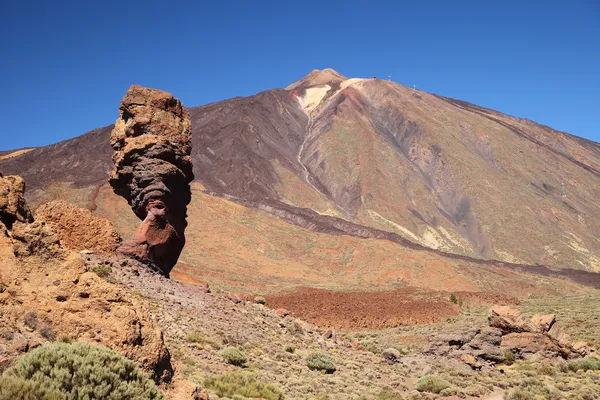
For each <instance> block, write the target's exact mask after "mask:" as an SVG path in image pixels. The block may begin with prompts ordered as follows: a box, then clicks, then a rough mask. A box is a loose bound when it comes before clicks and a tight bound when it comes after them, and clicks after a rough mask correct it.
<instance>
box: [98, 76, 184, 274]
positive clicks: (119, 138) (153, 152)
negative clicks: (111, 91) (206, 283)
mask: <svg viewBox="0 0 600 400" xmlns="http://www.w3.org/2000/svg"><path fill="white" fill-rule="evenodd" d="M119 113H120V117H119V119H117V121H116V123H115V127H114V129H113V131H112V133H111V137H110V144H111V146H112V147H113V149H114V150H115V153H114V155H113V161H114V164H115V170H114V171H113V172H112V174H111V176H110V184H111V186H112V187H113V190H114V191H115V193H117V194H119V195H121V196H123V197H124V198H125V199H127V201H128V202H129V204H130V205H131V207H132V209H133V211H134V213H135V214H136V215H137V216H138V218H140V219H141V220H142V224H141V225H140V227H139V228H138V229H137V231H136V233H135V236H134V238H133V240H132V241H130V242H126V243H124V244H123V245H121V246H120V247H119V249H118V253H120V254H122V255H125V256H129V257H132V258H135V259H138V260H139V261H142V262H143V263H144V264H146V265H148V266H150V267H151V268H152V269H154V270H156V271H158V272H160V273H162V274H163V275H165V276H169V272H170V271H171V269H172V268H173V267H174V266H175V264H176V263H177V260H178V259H179V255H180V254H181V251H182V249H183V246H184V244H185V228H186V226H187V221H186V217H187V205H188V204H189V202H190V200H191V191H190V185H189V183H190V182H191V181H192V180H193V179H194V175H193V173H192V161H191V156H190V153H191V148H192V144H191V130H190V126H191V124H190V117H189V114H188V112H187V110H186V108H185V107H184V106H183V104H181V102H180V101H179V100H178V99H176V98H174V97H173V96H172V95H171V94H170V93H167V92H163V91H160V90H155V89H149V88H144V87H141V86H136V85H133V86H131V87H130V88H129V90H128V91H127V93H126V94H125V96H124V97H123V100H122V101H121V105H120V108H119Z"/></svg>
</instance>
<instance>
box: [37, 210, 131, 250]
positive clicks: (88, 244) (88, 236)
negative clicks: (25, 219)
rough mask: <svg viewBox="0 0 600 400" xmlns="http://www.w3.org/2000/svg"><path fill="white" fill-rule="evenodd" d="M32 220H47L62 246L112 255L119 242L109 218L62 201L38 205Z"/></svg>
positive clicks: (119, 239) (119, 238)
mask: <svg viewBox="0 0 600 400" xmlns="http://www.w3.org/2000/svg"><path fill="white" fill-rule="evenodd" d="M35 219H36V220H37V221H45V222H46V223H48V224H49V225H50V226H51V227H52V229H53V230H54V231H55V232H56V233H57V234H58V236H59V238H60V242H61V244H62V245H63V246H64V247H66V248H69V249H72V250H81V251H83V252H85V253H86V254H90V253H96V254H102V255H112V254H114V253H115V251H116V250H117V248H118V247H119V244H120V243H121V237H120V236H119V234H118V233H117V231H116V230H115V228H114V226H113V224H112V223H111V222H110V221H109V220H107V219H106V218H102V217H97V216H95V215H94V214H92V213H91V212H90V211H89V210H87V209H85V208H80V207H77V206H75V205H72V204H69V203H67V202H65V201H62V200H58V201H51V202H49V203H46V204H43V205H41V206H40V207H38V209H37V210H36V212H35Z"/></svg>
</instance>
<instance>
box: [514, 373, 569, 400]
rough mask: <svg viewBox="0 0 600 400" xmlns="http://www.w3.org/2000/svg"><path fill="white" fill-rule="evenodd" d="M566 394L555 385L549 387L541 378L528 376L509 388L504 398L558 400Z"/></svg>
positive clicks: (515, 399)
mask: <svg viewBox="0 0 600 400" xmlns="http://www.w3.org/2000/svg"><path fill="white" fill-rule="evenodd" d="M563 397H564V395H563V394H562V393H561V392H560V391H558V390H556V389H555V388H553V387H548V386H546V384H544V383H543V382H542V381H541V380H539V379H536V378H528V379H525V380H523V381H522V382H521V383H520V384H519V386H517V387H515V388H513V389H511V390H509V391H508V392H507V393H506V394H505V395H504V400H534V399H538V398H542V399H547V400H558V399H561V398H563Z"/></svg>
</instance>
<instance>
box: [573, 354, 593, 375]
mask: <svg viewBox="0 0 600 400" xmlns="http://www.w3.org/2000/svg"><path fill="white" fill-rule="evenodd" d="M567 365H568V367H569V370H571V371H573V372H577V371H579V370H582V371H600V358H598V357H595V356H588V357H585V358H580V359H578V360H571V361H569V362H568V364H567Z"/></svg>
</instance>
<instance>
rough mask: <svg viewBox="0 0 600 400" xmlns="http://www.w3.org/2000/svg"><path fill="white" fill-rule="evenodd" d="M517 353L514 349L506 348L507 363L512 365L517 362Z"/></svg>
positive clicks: (505, 358)
mask: <svg viewBox="0 0 600 400" xmlns="http://www.w3.org/2000/svg"><path fill="white" fill-rule="evenodd" d="M515 359H516V357H515V353H513V352H512V351H510V350H508V349H505V350H504V363H505V364H506V365H512V364H514V363H515Z"/></svg>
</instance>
